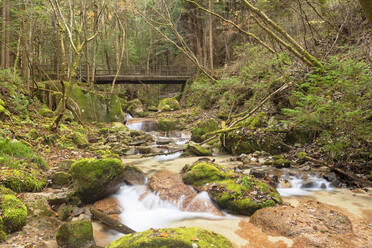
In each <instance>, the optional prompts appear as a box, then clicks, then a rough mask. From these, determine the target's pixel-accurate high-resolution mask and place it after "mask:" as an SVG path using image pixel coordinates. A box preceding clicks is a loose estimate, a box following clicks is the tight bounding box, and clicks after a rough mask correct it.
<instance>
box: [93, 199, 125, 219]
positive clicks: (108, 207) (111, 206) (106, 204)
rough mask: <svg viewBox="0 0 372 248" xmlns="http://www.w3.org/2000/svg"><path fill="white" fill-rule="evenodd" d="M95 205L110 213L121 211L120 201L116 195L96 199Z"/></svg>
mask: <svg viewBox="0 0 372 248" xmlns="http://www.w3.org/2000/svg"><path fill="white" fill-rule="evenodd" d="M93 207H94V208H96V209H98V210H100V211H102V212H104V213H105V214H108V215H112V214H120V213H121V210H120V204H119V201H118V200H117V199H116V198H114V197H107V198H105V199H102V200H100V201H96V202H95V203H94V204H93Z"/></svg>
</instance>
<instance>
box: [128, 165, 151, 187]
mask: <svg viewBox="0 0 372 248" xmlns="http://www.w3.org/2000/svg"><path fill="white" fill-rule="evenodd" d="M123 179H124V181H125V182H126V183H128V184H130V185H143V184H145V181H146V176H145V174H144V173H143V172H142V171H141V170H140V169H138V168H137V167H135V166H133V165H127V166H125V167H124V172H123Z"/></svg>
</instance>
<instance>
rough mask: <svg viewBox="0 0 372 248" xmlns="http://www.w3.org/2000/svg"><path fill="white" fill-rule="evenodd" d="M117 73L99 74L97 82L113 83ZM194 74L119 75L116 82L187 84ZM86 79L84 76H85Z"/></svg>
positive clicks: (96, 78)
mask: <svg viewBox="0 0 372 248" xmlns="http://www.w3.org/2000/svg"><path fill="white" fill-rule="evenodd" d="M114 78H115V75H97V76H96V77H95V83H96V84H111V83H112V81H113V80H114ZM191 78H192V76H162V75H119V76H118V77H117V79H116V84H185V83H186V82H187V80H189V79H191ZM83 79H84V78H83Z"/></svg>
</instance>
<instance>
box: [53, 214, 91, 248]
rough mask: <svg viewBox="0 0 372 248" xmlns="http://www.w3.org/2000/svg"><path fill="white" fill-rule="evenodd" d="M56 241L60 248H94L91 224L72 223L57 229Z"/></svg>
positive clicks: (82, 221)
mask: <svg viewBox="0 0 372 248" xmlns="http://www.w3.org/2000/svg"><path fill="white" fill-rule="evenodd" d="M56 240H57V244H58V247H61V248H94V247H96V245H95V242H94V238H93V227H92V222H91V221H89V220H81V221H74V222H70V223H65V224H62V226H60V227H59V229H58V231H57V234H56Z"/></svg>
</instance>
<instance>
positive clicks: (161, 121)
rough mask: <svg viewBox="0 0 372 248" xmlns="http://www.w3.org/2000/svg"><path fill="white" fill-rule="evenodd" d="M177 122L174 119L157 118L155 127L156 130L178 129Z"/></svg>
mask: <svg viewBox="0 0 372 248" xmlns="http://www.w3.org/2000/svg"><path fill="white" fill-rule="evenodd" d="M178 125H179V122H178V120H176V119H168V118H163V117H160V118H158V121H157V124H156V129H157V130H158V131H172V130H177V129H178Z"/></svg>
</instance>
